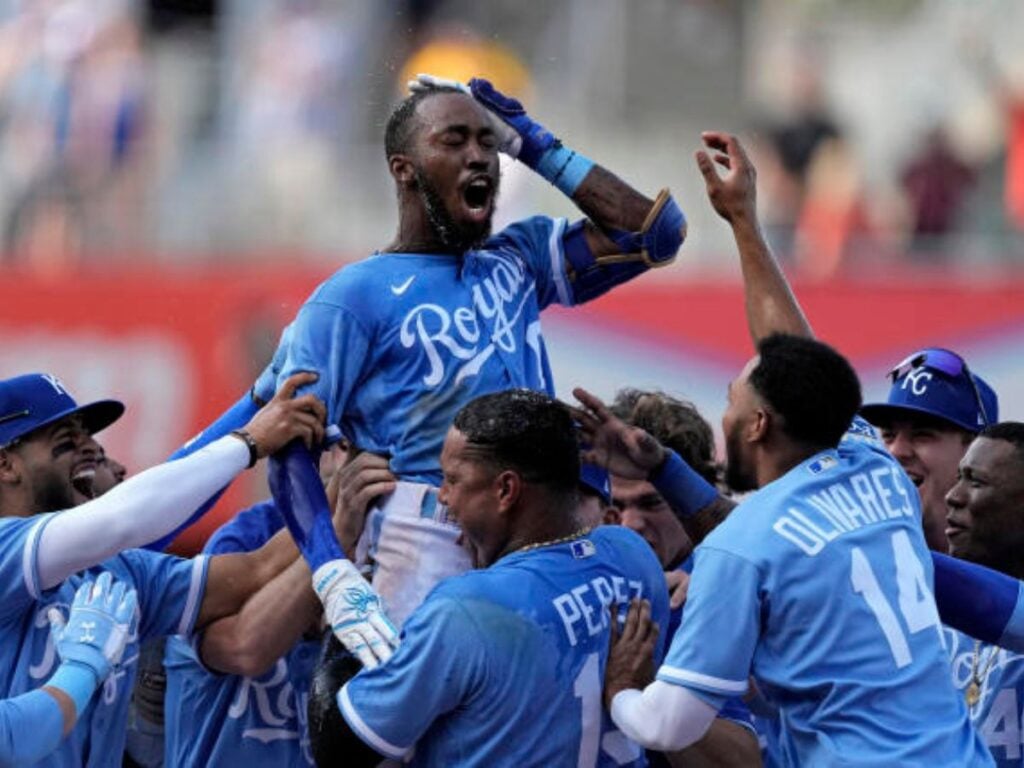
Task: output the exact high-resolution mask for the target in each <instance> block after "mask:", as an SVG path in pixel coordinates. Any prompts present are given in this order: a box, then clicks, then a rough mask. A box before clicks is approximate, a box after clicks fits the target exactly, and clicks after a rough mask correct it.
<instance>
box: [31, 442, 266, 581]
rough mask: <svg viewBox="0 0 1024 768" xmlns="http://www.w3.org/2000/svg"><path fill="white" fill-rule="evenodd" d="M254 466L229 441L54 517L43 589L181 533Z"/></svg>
mask: <svg viewBox="0 0 1024 768" xmlns="http://www.w3.org/2000/svg"><path fill="white" fill-rule="evenodd" d="M248 464H249V449H248V447H247V446H246V445H245V443H243V442H242V441H241V440H238V439H236V438H234V437H224V438H221V439H220V440H217V441H216V442H214V443H211V444H210V445H208V446H207V447H206V448H204V449H202V450H201V451H198V452H196V453H194V454H192V455H191V456H188V457H186V458H183V459H180V460H178V461H172V462H168V463H166V464H160V465H158V466H155V467H152V468H150V469H147V470H146V471H145V472H141V473H140V474H138V475H136V476H135V477H132V478H129V479H128V480H126V481H125V482H123V483H121V484H120V485H118V486H116V487H115V488H113V489H111V490H110V491H108V492H107V493H105V494H104V495H103V496H101V497H99V498H98V499H93V500H92V501H89V502H87V503H85V504H82V505H81V506H78V507H75V508H74V509H70V510H67V511H66V512H62V513H61V514H59V515H57V516H55V517H54V518H53V519H52V520H50V521H49V522H48V523H47V525H46V527H45V528H44V529H43V532H42V534H41V535H40V539H39V549H38V554H37V562H38V567H39V578H40V583H41V586H42V588H43V589H49V588H51V587H54V586H56V585H57V584H60V583H61V582H62V581H64V579H66V578H67V577H68V576H70V575H71V574H72V573H76V572H78V571H80V570H82V569H84V568H89V567H91V566H93V565H96V564H98V563H101V562H102V561H104V560H106V559H107V558H108V557H112V556H113V555H115V554H117V553H118V552H120V551H122V550H124V549H131V548H133V547H141V546H143V545H145V544H147V543H149V542H151V541H154V540H156V539H159V538H161V537H162V536H163V535H165V534H166V533H168V532H170V531H173V530H175V529H177V528H178V527H179V526H180V525H181V524H182V523H183V522H184V521H186V520H188V519H189V516H190V515H191V514H192V512H194V511H195V510H196V509H197V508H198V507H199V505H200V504H202V503H203V502H204V501H206V499H208V498H209V497H210V496H211V495H212V494H214V493H215V492H216V491H218V490H220V489H221V488H223V487H224V486H225V485H227V484H228V483H229V482H231V480H232V479H234V477H235V475H237V474H238V473H239V472H241V471H242V470H243V469H245V468H246V466H248Z"/></svg>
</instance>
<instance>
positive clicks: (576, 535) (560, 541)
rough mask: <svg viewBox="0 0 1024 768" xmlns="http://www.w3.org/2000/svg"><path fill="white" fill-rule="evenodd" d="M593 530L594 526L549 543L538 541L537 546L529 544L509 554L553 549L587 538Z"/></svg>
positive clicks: (549, 540) (550, 540)
mask: <svg viewBox="0 0 1024 768" xmlns="http://www.w3.org/2000/svg"><path fill="white" fill-rule="evenodd" d="M592 530H594V526H592V525H588V526H587V527H586V528H580V529H579V530H577V531H573V532H572V533H570V534H569V535H568V536H561V537H560V538H557V539H548V540H547V541H538V542H537V543H536V544H527V545H526V546H523V547H520V548H519V549H513V550H512V552H509V554H510V555H511V554H513V553H518V552H529V551H530V550H533V549H540V548H541V547H551V546H554V545H555V544H565V542H567V541H572V540H573V539H578V538H581V537H582V536H586V535H587V534H588V533H590V532H591V531H592Z"/></svg>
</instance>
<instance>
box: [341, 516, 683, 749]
mask: <svg viewBox="0 0 1024 768" xmlns="http://www.w3.org/2000/svg"><path fill="white" fill-rule="evenodd" d="M635 596H640V597H644V598H646V599H648V600H650V601H651V610H652V613H651V615H652V618H653V619H654V620H655V621H656V622H657V624H658V626H659V627H661V628H664V627H665V626H666V625H667V621H668V593H667V590H666V588H665V578H664V575H663V574H662V571H661V567H660V565H659V563H658V561H657V558H655V556H654V554H653V553H652V552H651V550H650V547H648V546H647V543H646V542H645V541H644V540H643V539H641V538H640V537H639V536H637V535H636V534H634V533H633V532H632V531H629V530H626V529H624V528H619V527H616V526H605V527H601V528H598V529H596V530H595V531H593V532H592V533H590V534H589V535H588V536H587V537H586V538H581V539H578V540H575V541H571V542H566V543H563V544H555V545H551V546H548V547H544V548H541V549H537V550H532V551H525V552H520V553H513V554H510V555H507V556H505V557H503V558H502V559H501V560H499V561H498V562H497V563H496V564H495V565H493V566H491V567H490V568H487V569H485V570H480V571H471V572H469V573H466V574H464V575H462V576H457V577H454V578H451V579H448V580H447V581H444V582H442V583H441V584H440V585H438V587H437V588H435V589H434V591H433V592H431V594H430V595H429V596H428V597H427V600H426V601H425V602H424V603H423V605H421V606H420V608H419V609H418V610H417V611H416V612H415V613H414V614H413V615H412V616H411V617H410V618H409V621H408V622H407V623H406V625H405V629H404V631H403V638H402V644H401V645H400V646H399V649H398V651H396V653H395V655H394V656H393V657H392V658H391V659H390V660H389V661H388V662H387V663H385V664H383V665H381V666H380V667H377V668H376V669H373V670H364V671H363V672H360V673H359V674H358V675H357V676H356V677H355V678H353V679H352V680H351V681H349V683H348V684H347V685H346V686H345V687H344V688H342V689H341V691H339V693H338V703H339V707H340V709H341V713H342V715H343V716H344V717H345V720H346V721H347V722H348V724H349V726H350V727H351V728H352V730H353V731H355V733H356V734H358V735H359V737H360V738H362V739H363V740H364V741H365V742H366V743H367V744H369V745H370V746H372V747H373V748H374V749H376V750H377V751H378V752H380V753H382V754H385V755H389V756H392V757H400V756H401V755H404V754H406V752H408V750H410V749H411V748H412V747H413V746H415V753H414V755H413V757H412V764H413V765H416V766H453V765H458V766H462V767H464V768H466V767H470V766H481V767H482V766H488V767H491V766H587V767H588V768H589V767H592V766H609V767H610V766H622V765H624V766H642V765H644V764H645V760H644V756H643V750H642V749H641V748H640V746H639V745H637V744H636V743H634V742H632V741H630V740H629V739H627V738H626V737H625V736H624V735H623V734H622V733H621V732H620V731H618V730H617V729H615V726H614V724H613V723H612V722H611V718H610V717H609V716H608V714H607V712H605V710H604V707H603V706H602V702H601V688H602V683H603V679H604V667H605V662H606V659H607V655H608V640H609V626H610V624H609V610H608V606H609V605H610V604H611V603H612V602H617V603H618V604H619V606H620V608H622V609H623V610H622V612H621V615H624V611H625V608H626V607H627V604H628V601H629V599H630V598H632V597H635ZM663 636H664V635H663V634H662V636H661V638H659V647H658V649H657V653H656V661H657V660H660V658H661V655H662V645H663V640H662V638H663Z"/></svg>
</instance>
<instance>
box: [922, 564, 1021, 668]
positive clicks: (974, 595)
mask: <svg viewBox="0 0 1024 768" xmlns="http://www.w3.org/2000/svg"><path fill="white" fill-rule="evenodd" d="M931 555H932V562H933V563H934V565H935V602H936V604H937V605H938V608H939V616H940V617H941V618H942V621H943V623H944V624H947V625H948V626H951V627H953V628H954V629H958V630H960V631H961V632H964V633H965V634H968V635H970V636H971V637H975V638H977V639H979V640H983V641H985V642H987V643H994V644H996V645H998V646H999V647H1000V648H1005V649H1006V650H1008V651H1013V652H1014V653H1024V583H1021V582H1020V581H1018V580H1017V579H1015V578H1013V577H1012V576H1007V575H1006V574H1003V573H1000V572H998V571H994V570H992V569H991V568H985V567H984V566H981V565H977V564H975V563H969V562H967V561H965V560H958V559H956V558H953V557H949V556H948V555H943V554H939V553H937V552H932V553H931Z"/></svg>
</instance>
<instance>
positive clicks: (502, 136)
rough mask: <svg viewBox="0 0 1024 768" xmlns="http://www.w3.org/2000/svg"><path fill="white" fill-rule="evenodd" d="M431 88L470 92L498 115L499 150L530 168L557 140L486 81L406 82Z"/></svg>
mask: <svg viewBox="0 0 1024 768" xmlns="http://www.w3.org/2000/svg"><path fill="white" fill-rule="evenodd" d="M431 88H456V89H458V90H460V91H462V92H464V93H468V94H470V95H471V96H472V97H473V98H474V99H476V101H477V102H478V103H479V104H480V105H481V106H483V107H484V108H485V109H487V111H488V112H490V113H491V114H492V115H494V116H495V117H496V118H497V120H495V131H496V132H497V134H498V149H499V150H500V151H501V152H504V153H505V154H506V155H508V156H509V157H514V158H517V159H519V160H521V161H522V162H523V163H525V164H526V165H528V166H529V167H530V168H534V169H536V168H537V164H538V163H539V162H540V158H541V155H543V154H544V153H545V152H546V151H547V150H549V149H551V147H553V146H554V145H555V143H556V139H555V137H554V136H552V135H551V133H550V131H548V130H547V129H546V128H545V127H544V126H542V125H541V124H540V123H538V122H536V121H535V120H534V119H533V118H531V117H530V116H529V115H528V114H527V113H526V109H525V108H524V107H523V105H522V104H521V103H520V102H519V101H518V100H517V99H514V98H512V97H511V96H506V95H505V94H503V93H502V92H501V91H499V90H497V89H496V88H495V87H494V86H493V85H491V82H490V81H489V80H485V79H484V78H482V77H474V78H473V79H472V80H470V81H469V85H466V84H465V83H460V82H459V81H458V80H446V79H445V78H441V77H434V76H433V75H427V74H419V75H417V76H416V79H415V80H410V81H409V90H410V91H413V92H415V91H424V90H430V89H431Z"/></svg>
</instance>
